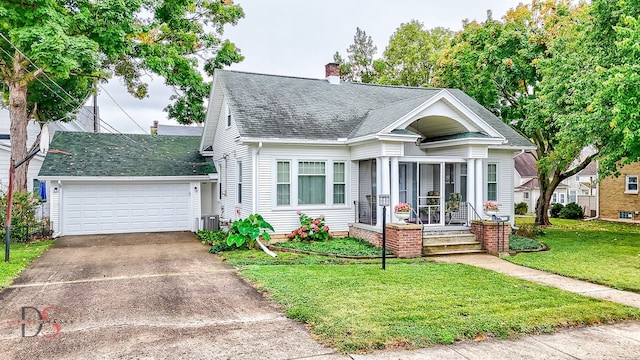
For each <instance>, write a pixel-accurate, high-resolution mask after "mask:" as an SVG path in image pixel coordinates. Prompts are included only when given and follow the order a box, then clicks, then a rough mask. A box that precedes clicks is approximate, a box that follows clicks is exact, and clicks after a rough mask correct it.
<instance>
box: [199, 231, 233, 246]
mask: <svg viewBox="0 0 640 360" xmlns="http://www.w3.org/2000/svg"><path fill="white" fill-rule="evenodd" d="M227 236H228V234H227V233H226V232H225V231H224V230H198V232H197V233H196V237H197V238H198V240H200V241H201V242H202V243H203V244H205V245H213V244H217V243H219V242H223V241H224V242H226V241H227Z"/></svg>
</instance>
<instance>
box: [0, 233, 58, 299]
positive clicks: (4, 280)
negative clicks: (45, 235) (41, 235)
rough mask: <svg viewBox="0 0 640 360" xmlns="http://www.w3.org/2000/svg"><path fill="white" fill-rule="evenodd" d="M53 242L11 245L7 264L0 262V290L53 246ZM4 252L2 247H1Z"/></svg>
mask: <svg viewBox="0 0 640 360" xmlns="http://www.w3.org/2000/svg"><path fill="white" fill-rule="evenodd" d="M53 242H54V240H48V241H39V242H35V243H30V244H11V248H10V252H9V255H10V256H9V262H5V261H4V251H2V254H3V256H2V262H0V289H2V288H4V287H6V286H9V285H10V284H11V282H12V281H13V279H15V278H16V276H18V274H20V272H22V270H24V268H26V267H27V265H29V264H30V263H31V262H32V261H33V260H34V259H35V258H37V257H38V256H40V254H42V253H43V252H44V251H45V250H47V249H48V248H49V246H51V245H52V244H53ZM2 248H3V250H4V246H3V247H2Z"/></svg>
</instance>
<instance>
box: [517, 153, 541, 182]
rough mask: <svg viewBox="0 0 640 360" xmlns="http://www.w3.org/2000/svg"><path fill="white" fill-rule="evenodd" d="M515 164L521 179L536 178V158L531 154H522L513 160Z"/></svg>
mask: <svg viewBox="0 0 640 360" xmlns="http://www.w3.org/2000/svg"><path fill="white" fill-rule="evenodd" d="M513 164H514V167H515V169H516V171H517V172H518V174H519V175H520V177H536V176H538V170H537V169H536V158H535V157H534V156H533V154H531V153H529V152H522V153H520V154H518V155H516V156H515V157H514V158H513Z"/></svg>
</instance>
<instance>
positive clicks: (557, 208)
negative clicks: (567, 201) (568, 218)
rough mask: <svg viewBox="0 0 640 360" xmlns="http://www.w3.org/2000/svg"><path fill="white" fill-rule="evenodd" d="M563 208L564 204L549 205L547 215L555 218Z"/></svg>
mask: <svg viewBox="0 0 640 360" xmlns="http://www.w3.org/2000/svg"><path fill="white" fill-rule="evenodd" d="M563 208H564V205H562V204H560V203H555V204H553V205H551V210H549V216H551V217H552V218H557V217H558V216H559V214H560V211H562V209H563Z"/></svg>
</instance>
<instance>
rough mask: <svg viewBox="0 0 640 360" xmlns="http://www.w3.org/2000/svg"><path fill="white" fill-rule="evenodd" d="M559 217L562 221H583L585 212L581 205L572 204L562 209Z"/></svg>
mask: <svg viewBox="0 0 640 360" xmlns="http://www.w3.org/2000/svg"><path fill="white" fill-rule="evenodd" d="M558 216H559V217H560V218H561V219H582V218H583V217H584V211H583V210H582V207H581V206H580V205H578V204H576V203H574V202H572V203H569V204H567V206H565V207H564V208H562V210H560V212H559V213H558Z"/></svg>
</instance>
